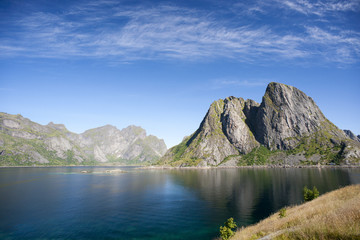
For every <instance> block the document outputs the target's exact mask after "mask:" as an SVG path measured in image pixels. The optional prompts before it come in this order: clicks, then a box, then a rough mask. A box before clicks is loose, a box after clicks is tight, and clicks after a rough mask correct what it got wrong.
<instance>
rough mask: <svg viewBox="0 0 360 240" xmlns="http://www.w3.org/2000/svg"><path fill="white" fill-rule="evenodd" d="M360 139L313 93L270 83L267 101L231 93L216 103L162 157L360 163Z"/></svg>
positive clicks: (224, 162) (175, 162) (181, 161)
mask: <svg viewBox="0 0 360 240" xmlns="http://www.w3.org/2000/svg"><path fill="white" fill-rule="evenodd" d="M359 161H360V143H359V141H355V140H353V139H351V138H350V137H349V136H348V135H347V134H345V133H344V131H343V130H340V129H339V128H337V127H336V126H335V125H334V124H333V123H331V122H330V121H329V120H328V119H327V118H326V117H325V116H324V114H323V113H322V112H321V110H320V109H319V107H318V106H317V105H316V104H315V102H314V101H313V99H312V98H310V97H309V96H307V95H306V94H305V93H303V92H302V91H300V90H298V89H297V88H295V87H292V86H288V85H285V84H281V83H274V82H273V83H270V84H269V85H268V87H267V89H266V91H265V94H264V97H263V98H262V102H261V104H259V103H257V102H255V101H253V100H249V99H248V100H244V99H243V98H236V97H228V98H226V99H220V100H218V101H215V102H213V103H212V104H211V106H210V108H209V110H208V112H207V113H206V115H205V117H204V119H203V121H202V122H201V124H200V126H199V128H198V129H197V130H196V131H195V132H194V133H193V134H192V135H191V136H189V137H187V138H185V139H184V140H183V141H182V142H181V143H180V144H179V145H177V146H175V147H173V148H171V149H169V150H168V152H167V153H166V154H165V156H164V157H163V158H162V159H161V160H160V161H159V162H158V164H160V165H169V166H236V165H267V164H276V165H279V164H281V165H300V164H337V165H339V164H358V163H359Z"/></svg>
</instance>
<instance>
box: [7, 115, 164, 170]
mask: <svg viewBox="0 0 360 240" xmlns="http://www.w3.org/2000/svg"><path fill="white" fill-rule="evenodd" d="M166 150H167V148H166V145H165V142H164V141H163V140H162V139H158V138H157V137H155V136H152V135H149V136H148V135H147V134H146V131H145V130H144V129H142V128H141V127H137V126H129V127H127V128H124V129H122V130H119V129H117V128H116V127H114V126H111V125H106V126H103V127H99V128H94V129H90V130H87V131H85V132H84V133H82V134H76V133H72V132H70V131H68V130H67V129H66V127H65V126H64V125H62V124H54V123H52V122H50V123H49V124H47V125H41V124H38V123H35V122H32V121H30V120H29V119H27V118H24V117H22V116H21V115H11V114H6V113H0V165H7V166H16V165H33V164H45V165H70V164H74V165H78V164H98V163H108V162H114V163H118V164H129V163H144V162H154V161H156V160H158V159H159V158H160V157H161V156H162V155H163V154H164V153H165V152H166Z"/></svg>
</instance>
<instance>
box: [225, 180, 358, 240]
mask: <svg viewBox="0 0 360 240" xmlns="http://www.w3.org/2000/svg"><path fill="white" fill-rule="evenodd" d="M270 234H271V235H270ZM268 235H270V236H269V238H266V239H324V240H325V239H360V185H352V186H348V187H344V188H342V189H339V190H335V191H332V192H330V193H327V194H324V195H322V196H320V197H319V198H317V199H315V200H313V201H310V202H308V203H305V204H302V205H299V206H295V207H289V208H287V210H286V216H285V217H283V218H280V217H279V213H275V214H273V215H272V216H270V217H268V218H266V219H264V220H262V221H261V222H259V223H258V224H256V225H253V226H249V227H247V228H244V229H241V230H239V231H238V232H236V234H235V236H234V237H233V238H231V239H232V240H233V239H261V238H262V237H264V236H268ZM264 239H265V238H264Z"/></svg>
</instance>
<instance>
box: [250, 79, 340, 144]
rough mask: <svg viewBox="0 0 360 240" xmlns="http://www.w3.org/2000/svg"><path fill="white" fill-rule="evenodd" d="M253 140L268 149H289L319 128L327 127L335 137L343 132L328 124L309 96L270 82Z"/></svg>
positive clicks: (260, 108)
mask: <svg viewBox="0 0 360 240" xmlns="http://www.w3.org/2000/svg"><path fill="white" fill-rule="evenodd" d="M252 121H255V122H256V123H255V128H253V131H254V134H255V136H256V139H257V140H258V141H259V142H260V143H261V144H263V145H265V146H266V147H267V148H269V149H270V150H275V149H279V150H289V149H292V148H294V147H295V146H296V145H298V144H299V142H300V139H301V138H302V137H305V136H311V135H312V134H314V133H316V132H319V131H321V130H325V129H327V130H329V131H331V132H329V134H331V135H332V136H333V138H334V139H342V138H345V135H344V133H343V132H342V131H341V130H340V129H338V128H337V127H335V125H333V124H332V123H330V122H329V121H328V120H327V119H326V118H325V116H324V114H323V113H322V112H321V111H320V109H319V107H318V106H317V105H316V104H315V102H314V101H313V99H312V98H310V97H308V96H307V95H306V94H305V93H303V92H302V91H300V90H298V89H297V88H295V87H292V86H288V85H285V84H279V83H270V84H269V85H268V87H267V89H266V92H265V95H264V97H263V100H262V103H261V105H260V107H259V109H258V111H257V114H256V119H252Z"/></svg>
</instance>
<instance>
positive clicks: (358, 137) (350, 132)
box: [343, 130, 360, 142]
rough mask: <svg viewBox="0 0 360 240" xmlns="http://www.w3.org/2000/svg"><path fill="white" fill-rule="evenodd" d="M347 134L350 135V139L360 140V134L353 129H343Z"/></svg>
mask: <svg viewBox="0 0 360 240" xmlns="http://www.w3.org/2000/svg"><path fill="white" fill-rule="evenodd" d="M343 131H344V133H345V134H346V136H348V137H349V138H350V139H352V140H355V141H358V142H360V136H356V135H355V134H354V133H353V132H352V131H350V130H343Z"/></svg>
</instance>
